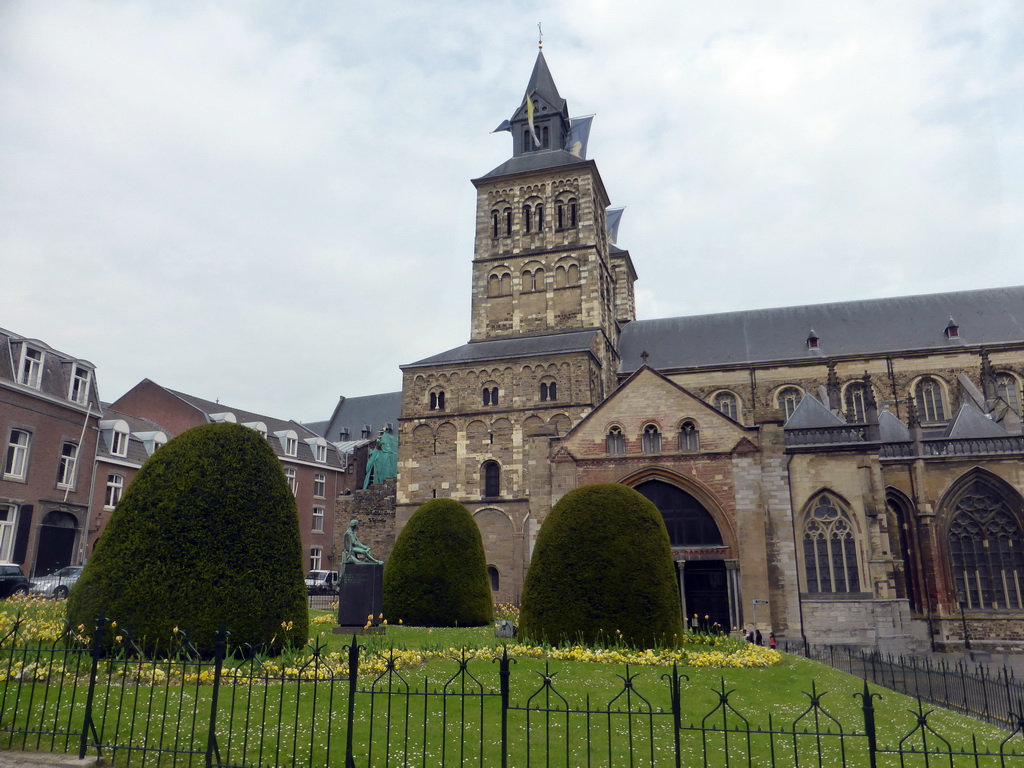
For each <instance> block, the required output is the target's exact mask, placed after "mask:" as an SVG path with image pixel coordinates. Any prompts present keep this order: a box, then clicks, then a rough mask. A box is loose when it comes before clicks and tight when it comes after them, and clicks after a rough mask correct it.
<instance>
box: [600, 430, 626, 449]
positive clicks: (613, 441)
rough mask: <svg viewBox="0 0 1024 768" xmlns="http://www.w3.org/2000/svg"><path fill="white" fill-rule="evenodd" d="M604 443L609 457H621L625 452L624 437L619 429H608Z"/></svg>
mask: <svg viewBox="0 0 1024 768" xmlns="http://www.w3.org/2000/svg"><path fill="white" fill-rule="evenodd" d="M604 443H605V450H606V451H607V452H608V455H609V456H621V455H622V454H624V453H625V452H626V436H625V435H624V434H622V428H621V427H609V429H608V434H607V435H606V436H605V438H604Z"/></svg>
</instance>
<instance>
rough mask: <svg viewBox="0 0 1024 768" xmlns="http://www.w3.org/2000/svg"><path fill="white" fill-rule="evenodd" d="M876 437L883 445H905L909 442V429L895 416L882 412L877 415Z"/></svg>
mask: <svg viewBox="0 0 1024 768" xmlns="http://www.w3.org/2000/svg"><path fill="white" fill-rule="evenodd" d="M878 436H879V439H880V440H881V441H882V442H883V443H906V442H909V441H910V427H908V426H907V425H906V424H904V423H903V422H902V421H900V420H899V419H898V418H896V414H894V413H892V412H890V411H882V412H881V413H879V414H878Z"/></svg>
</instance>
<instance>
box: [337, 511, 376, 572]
mask: <svg viewBox="0 0 1024 768" xmlns="http://www.w3.org/2000/svg"><path fill="white" fill-rule="evenodd" d="M358 527H359V521H358V520H352V522H350V523H349V524H348V530H347V531H345V540H344V549H343V550H342V553H341V562H342V564H343V565H344V564H345V563H360V564H363V563H372V564H373V565H384V563H383V561H381V560H377V559H376V558H375V557H374V556H373V555H371V554H370V548H369V547H368V546H366V545H365V544H363V543H362V542H361V541H360V540H359V536H358V535H356V528H358ZM360 555H362V557H363V559H362V560H360V559H359V556H360Z"/></svg>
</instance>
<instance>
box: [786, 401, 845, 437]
mask: <svg viewBox="0 0 1024 768" xmlns="http://www.w3.org/2000/svg"><path fill="white" fill-rule="evenodd" d="M843 426H846V422H845V421H843V420H842V419H841V418H839V417H838V416H836V415H835V414H834V413H832V411H830V410H829V409H828V408H826V407H825V406H824V405H822V403H821V401H820V400H818V398H816V397H815V396H814V395H804V396H803V397H802V398H800V402H799V403H798V404H797V406H796V408H794V409H793V415H792V416H790V417H789V419H788V420H787V421H786V424H785V429H814V428H815V427H843Z"/></svg>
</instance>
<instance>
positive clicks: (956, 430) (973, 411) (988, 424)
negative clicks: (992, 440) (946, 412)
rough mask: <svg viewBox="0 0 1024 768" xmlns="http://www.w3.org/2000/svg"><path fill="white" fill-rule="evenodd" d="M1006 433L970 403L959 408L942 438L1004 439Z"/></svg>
mask: <svg viewBox="0 0 1024 768" xmlns="http://www.w3.org/2000/svg"><path fill="white" fill-rule="evenodd" d="M1007 434H1008V433H1007V431H1006V430H1005V429H1003V428H1002V427H1001V426H999V425H998V424H996V423H995V422H994V421H992V419H990V418H989V417H988V416H986V415H985V414H983V413H982V412H981V411H979V410H978V409H977V407H975V406H973V405H971V404H970V403H964V404H963V405H961V406H960V410H959V412H957V414H956V417H955V418H954V419H953V420H952V421H951V422H949V424H948V425H947V426H946V430H945V432H944V433H943V437H948V438H951V439H954V440H964V439H969V438H972V437H1006V435H1007Z"/></svg>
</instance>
